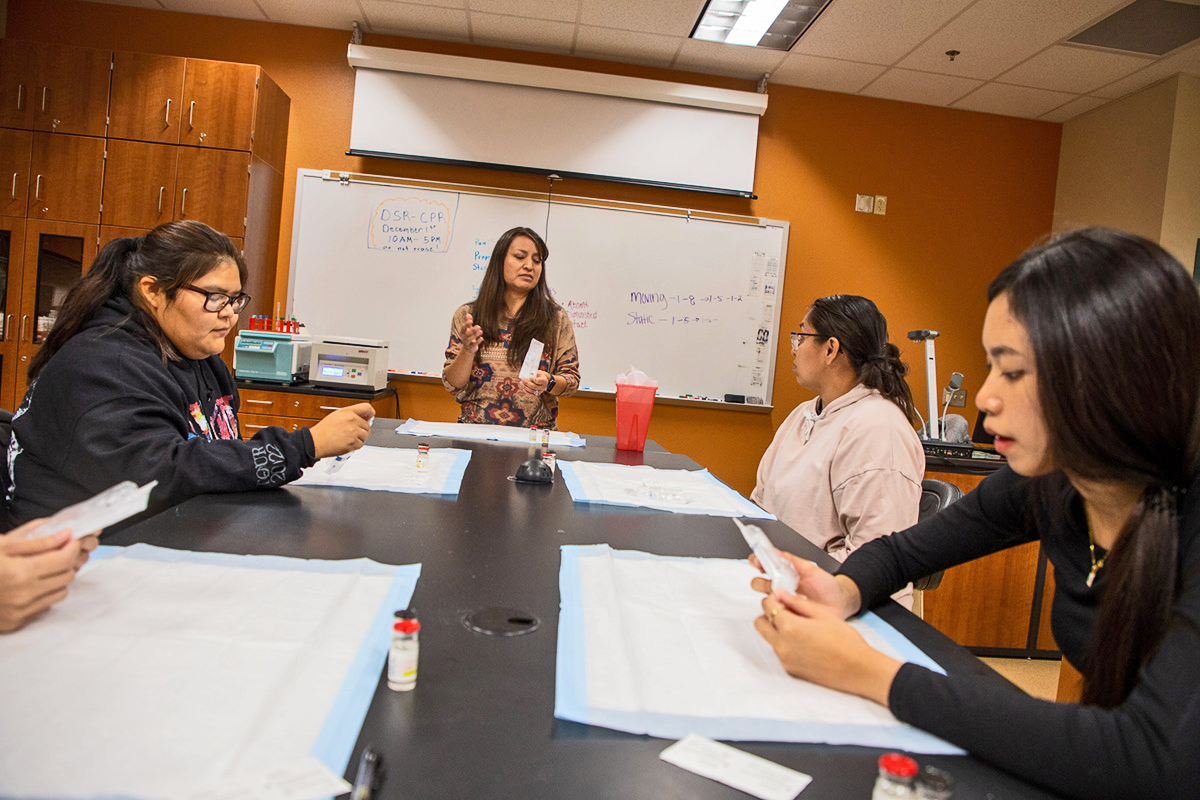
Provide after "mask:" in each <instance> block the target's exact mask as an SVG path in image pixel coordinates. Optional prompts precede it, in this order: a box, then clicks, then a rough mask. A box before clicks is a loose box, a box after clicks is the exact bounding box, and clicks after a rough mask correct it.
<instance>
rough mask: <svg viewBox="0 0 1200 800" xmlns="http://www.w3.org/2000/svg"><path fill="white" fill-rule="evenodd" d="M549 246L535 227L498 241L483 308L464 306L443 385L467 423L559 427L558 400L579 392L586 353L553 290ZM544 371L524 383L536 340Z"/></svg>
mask: <svg viewBox="0 0 1200 800" xmlns="http://www.w3.org/2000/svg"><path fill="white" fill-rule="evenodd" d="M548 256H549V250H547V249H546V243H545V242H544V241H542V237H540V236H538V235H537V234H536V233H534V232H533V231H532V230H530V229H529V228H513V229H512V230H510V231H506V232H505V233H504V234H503V235H502V236H501V237H500V239H499V240H498V241H497V242H496V247H495V248H494V249H493V250H492V257H491V259H490V260H489V261H488V267H487V272H486V273H484V276H483V284H482V285H481V286H480V287H479V296H478V297H476V298H475V302H473V303H467V304H466V305H462V306H459V307H458V310H457V311H455V312H454V319H453V321H452V322H451V324H450V343H449V344H448V345H447V346H446V364H445V366H444V367H443V368H442V383H443V384H445V386H446V390H447V391H449V392H451V393H452V394H453V395H454V398H455V399H456V400H458V402H459V403H461V404H462V408H461V410H460V411H459V414H458V421H459V422H472V423H484V424H488V425H514V426H518V427H527V426H530V425H536V426H538V427H539V428H550V429H551V430H555V429H557V427H558V398H560V397H563V396H565V395H569V394H573V393H574V392H575V390H576V389H578V388H579V353H578V350H577V349H576V347H575V332H574V330H573V329H572V328H571V320H570V318H569V317H568V316H567V313H566V312H565V311H563V310H562V308H561V307H560V306H559V305H558V304H557V303H555V302H554V300H553V298H551V296H550V289H549V287H548V286H547V285H546V272H545V263H546V258H547V257H548ZM535 339H536V340H538V341H540V342H543V343H544V344H545V349H543V351H542V358H541V361H540V362H539V363H538V371H537V373H536V374H535V375H534V376H533V377H532V378H520V377H518V373H519V372H520V371H521V364H522V363H523V362H524V361H525V354H526V353H527V352H528V351H529V347H530V344H531V343H532V341H533V340H535Z"/></svg>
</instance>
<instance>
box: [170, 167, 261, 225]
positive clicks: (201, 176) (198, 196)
mask: <svg viewBox="0 0 1200 800" xmlns="http://www.w3.org/2000/svg"><path fill="white" fill-rule="evenodd" d="M249 189H250V154H249V153H242V152H238V151H236V150H209V149H207V148H203V147H181V148H179V169H178V171H177V173H176V178H175V218H176V219H198V220H200V221H201V222H204V223H207V224H208V225H211V226H212V227H213V228H216V229H217V230H219V231H221V232H222V233H224V234H225V235H226V236H232V237H237V238H244V237H245V235H246V199H247V197H248V192H249Z"/></svg>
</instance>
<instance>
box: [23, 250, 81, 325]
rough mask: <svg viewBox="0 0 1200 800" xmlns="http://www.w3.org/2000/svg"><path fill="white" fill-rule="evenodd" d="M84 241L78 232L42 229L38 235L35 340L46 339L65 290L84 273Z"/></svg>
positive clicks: (69, 288) (64, 296)
mask: <svg viewBox="0 0 1200 800" xmlns="http://www.w3.org/2000/svg"><path fill="white" fill-rule="evenodd" d="M83 250H84V242H83V237H81V236H63V235H59V234H53V233H42V234H40V235H39V236H38V249H37V293H36V295H35V305H34V320H35V324H34V327H33V338H32V339H31V341H32V342H33V343H34V344H41V343H42V342H44V341H46V335H47V334H49V333H50V329H51V328H52V327H54V322H55V320H57V319H58V310H59V309H60V308H62V304H63V301H64V300H66V299H67V292H69V291H70V290H71V287H72V286H74V285H75V282H76V281H78V280H79V279H80V278H81V277H83V268H84V263H83Z"/></svg>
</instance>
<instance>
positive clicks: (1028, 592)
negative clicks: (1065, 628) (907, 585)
mask: <svg viewBox="0 0 1200 800" xmlns="http://www.w3.org/2000/svg"><path fill="white" fill-rule="evenodd" d="M925 477H927V478H937V479H938V480H942V481H946V482H948V483H953V484H954V485H956V486H958V487H959V488H960V489H962V490H963V491H964V492H969V491H970V490H971V489H973V488H975V486H977V485H979V482H980V481H981V480H983V476H980V475H962V474H955V473H943V472H927V473H926V475H925ZM1046 572H1047V563H1046V559H1045V558H1044V557H1043V556H1042V552H1041V545H1040V544H1039V543H1038V542H1030V543H1028V544H1023V545H1020V546H1018V547H1010V548H1008V549H1007V550H1002V551H1000V552H999V553H993V554H992V555H989V556H984V557H983V558H978V559H976V560H974V561H971V562H968V563H966V564H961V565H959V566H957V567H951V568H950V569H948V570H946V572H945V575H944V577H943V578H942V583H941V585H940V586H938V588H937V589H935V590H933V591H928V592H925V593H924V596H923V598H922V600H923V603H924V612H923V616H924V618H925V621H926V622H928V623H929V624H930V625H932V626H933V627H935V628H937V629H938V630H940V631H941V632H942V633H944V634H946V635H947V636H949V637H950V638H951V639H953V640H954V641H955V642H957V643H958V644H960V645H963V646H964V647H967V648H970V649H971V650H972V651H974V652H975V653H977V654H979V655H1017V656H1026V657H1029V656H1040V657H1048V656H1054V655H1056V653H1057V649H1056V646H1055V644H1054V637H1053V635H1052V634H1051V632H1050V610H1049V606H1050V600H1051V598H1052V597H1053V596H1054V583H1053V578H1052V577H1051V578H1049V579H1047V575H1046Z"/></svg>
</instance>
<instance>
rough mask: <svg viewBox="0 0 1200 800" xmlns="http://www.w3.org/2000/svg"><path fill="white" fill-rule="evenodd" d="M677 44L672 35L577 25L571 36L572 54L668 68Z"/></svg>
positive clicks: (677, 47) (676, 39) (673, 57)
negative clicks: (575, 31) (572, 39)
mask: <svg viewBox="0 0 1200 800" xmlns="http://www.w3.org/2000/svg"><path fill="white" fill-rule="evenodd" d="M679 44H680V40H679V39H678V38H675V37H672V36H659V35H657V34H653V33H634V32H633V31H619V30H614V29H612V28H597V27H594V26H591V25H580V26H579V30H578V33H577V34H576V36H575V55H577V56H583V57H584V58H606V59H612V60H615V61H626V62H629V63H633V64H649V65H651V66H657V67H669V66H670V65H671V62H672V61H673V60H674V59H675V52H676V51H677V50H678V49H679Z"/></svg>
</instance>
